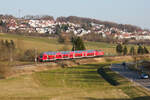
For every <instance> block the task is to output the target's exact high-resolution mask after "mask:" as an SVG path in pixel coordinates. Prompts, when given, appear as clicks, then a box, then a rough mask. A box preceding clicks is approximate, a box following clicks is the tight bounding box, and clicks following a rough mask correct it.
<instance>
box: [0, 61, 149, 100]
mask: <svg viewBox="0 0 150 100" xmlns="http://www.w3.org/2000/svg"><path fill="white" fill-rule="evenodd" d="M108 66H109V64H104V63H101V64H86V65H79V66H74V67H70V68H64V69H55V70H51V71H44V72H37V73H34V74H32V75H24V76H20V77H16V78H10V79H5V80H0V89H1V92H0V100H150V97H149V96H150V93H149V92H148V91H146V90H145V89H143V88H141V87H138V86H136V85H135V84H133V83H130V82H128V81H127V80H126V79H124V78H122V77H121V76H119V75H117V74H116V73H114V72H112V71H111V70H107V71H106V73H107V74H108V76H110V78H113V79H115V80H116V81H117V82H119V85H117V86H114V85H111V84H110V83H109V82H108V81H106V80H105V79H104V78H103V77H102V76H101V75H100V74H98V72H97V70H98V69H99V68H101V67H103V68H108Z"/></svg>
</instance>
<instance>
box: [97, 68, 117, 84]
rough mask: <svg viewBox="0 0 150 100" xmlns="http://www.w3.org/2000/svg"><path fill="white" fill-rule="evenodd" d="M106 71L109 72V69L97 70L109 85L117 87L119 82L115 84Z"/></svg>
mask: <svg viewBox="0 0 150 100" xmlns="http://www.w3.org/2000/svg"><path fill="white" fill-rule="evenodd" d="M108 70H110V69H106V68H100V69H98V73H99V74H100V75H101V76H102V77H103V78H104V79H105V80H106V81H107V82H109V83H110V84H111V85H114V86H117V85H119V82H117V81H116V80H115V79H114V78H113V77H112V76H110V75H108V74H107V71H108Z"/></svg>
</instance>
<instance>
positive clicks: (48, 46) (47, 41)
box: [0, 34, 115, 53]
mask: <svg viewBox="0 0 150 100" xmlns="http://www.w3.org/2000/svg"><path fill="white" fill-rule="evenodd" d="M0 39H7V40H14V41H15V43H16V45H17V47H18V48H22V49H23V50H25V49H35V48H36V49H37V50H38V51H39V52H43V51H56V50H61V49H62V48H63V47H66V46H67V48H68V49H70V50H71V48H72V45H71V43H69V44H60V43H58V42H57V39H56V38H48V37H47V38H46V37H27V36H22V35H14V34H0ZM85 45H86V48H87V49H102V50H104V51H105V52H107V53H115V45H114V44H108V43H102V42H85Z"/></svg>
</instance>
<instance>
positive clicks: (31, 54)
mask: <svg viewBox="0 0 150 100" xmlns="http://www.w3.org/2000/svg"><path fill="white" fill-rule="evenodd" d="M34 59H35V50H30V49H29V50H26V51H25V52H24V54H23V56H22V57H21V59H20V60H21V61H34Z"/></svg>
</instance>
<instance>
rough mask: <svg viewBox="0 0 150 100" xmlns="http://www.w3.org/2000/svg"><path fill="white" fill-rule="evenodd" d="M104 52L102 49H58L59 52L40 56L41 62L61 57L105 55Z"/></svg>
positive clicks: (73, 57)
mask: <svg viewBox="0 0 150 100" xmlns="http://www.w3.org/2000/svg"><path fill="white" fill-rule="evenodd" d="M103 55H104V52H103V51H101V50H78V51H58V52H44V53H41V54H40V56H39V57H38V61H40V62H48V61H55V60H61V59H76V58H86V57H97V56H103Z"/></svg>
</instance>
